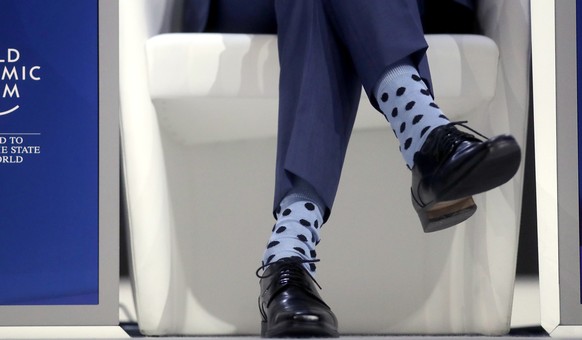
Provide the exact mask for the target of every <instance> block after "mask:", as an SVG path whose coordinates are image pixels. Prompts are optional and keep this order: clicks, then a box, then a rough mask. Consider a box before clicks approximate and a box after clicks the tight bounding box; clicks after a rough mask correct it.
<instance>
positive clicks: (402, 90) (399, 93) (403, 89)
mask: <svg viewBox="0 0 582 340" xmlns="http://www.w3.org/2000/svg"><path fill="white" fill-rule="evenodd" d="M404 92H406V88H405V87H399V88H398V90H396V95H397V96H398V97H400V96H402V95H403V94H404Z"/></svg>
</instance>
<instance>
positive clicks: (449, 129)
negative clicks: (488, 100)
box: [411, 122, 521, 232]
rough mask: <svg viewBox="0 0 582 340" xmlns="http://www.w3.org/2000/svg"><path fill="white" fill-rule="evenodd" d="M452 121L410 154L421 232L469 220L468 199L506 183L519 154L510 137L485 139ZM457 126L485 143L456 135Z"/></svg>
mask: <svg viewBox="0 0 582 340" xmlns="http://www.w3.org/2000/svg"><path fill="white" fill-rule="evenodd" d="M462 123H465V122H455V123H450V124H448V125H444V126H441V127H438V128H436V129H434V130H433V131H432V132H431V133H430V135H429V136H428V137H427V139H426V141H425V143H424V145H423V146H422V148H421V149H420V150H419V151H418V152H417V153H416V154H415V156H414V167H413V168H412V188H411V196H412V204H413V206H414V209H415V210H416V212H417V214H418V216H419V218H420V221H421V223H422V227H423V229H424V231H425V232H432V231H437V230H441V229H445V228H448V227H451V226H454V225H456V224H458V223H461V222H463V221H465V220H466V219H468V218H469V217H471V215H473V213H474V212H475V210H476V209H477V206H476V205H475V202H474V201H473V199H472V197H471V196H472V195H475V194H479V193H482V192H485V191H487V190H490V189H493V188H495V187H497V186H500V185H502V184H503V183H505V182H507V181H509V180H510V179H511V178H512V177H513V175H515V173H516V172H517V169H518V168H519V163H520V160H521V151H520V148H519V146H518V145H517V142H516V141H515V139H514V138H513V137H512V136H509V135H500V136H497V137H493V138H491V139H487V138H486V137H483V136H482V135H480V134H479V133H478V132H476V131H474V130H472V129H470V128H468V127H467V126H465V125H462ZM455 125H461V126H463V127H465V128H468V129H469V130H471V131H473V132H475V133H476V134H479V135H480V136H481V137H483V138H484V139H485V140H483V141H482V140H480V139H477V138H476V137H475V136H473V135H471V134H468V133H465V132H462V131H459V130H458V129H457V128H456V127H455Z"/></svg>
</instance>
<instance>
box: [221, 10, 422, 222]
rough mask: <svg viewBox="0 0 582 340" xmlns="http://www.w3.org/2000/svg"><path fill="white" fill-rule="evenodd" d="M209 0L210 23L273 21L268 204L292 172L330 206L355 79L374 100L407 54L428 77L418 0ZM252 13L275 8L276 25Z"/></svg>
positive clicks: (225, 27) (263, 29)
mask: <svg viewBox="0 0 582 340" xmlns="http://www.w3.org/2000/svg"><path fill="white" fill-rule="evenodd" d="M216 1H217V2H216V3H215V6H216V5H217V6H218V11H217V12H216V13H215V14H216V15H218V16H220V15H221V13H222V15H224V17H222V18H218V20H213V19H210V22H213V23H215V25H214V26H215V27H212V30H213V31H218V32H221V31H222V32H229V31H230V32H239V31H240V29H239V28H237V27H233V25H234V26H237V25H236V22H235V19H232V20H229V19H228V17H229V15H230V17H232V16H233V15H239V16H241V17H239V18H237V19H236V20H238V21H241V20H242V21H243V22H244V27H243V28H244V30H250V31H251V32H253V33H273V32H272V29H273V26H276V28H275V29H276V31H277V34H278V39H279V62H280V66H281V74H280V82H279V126H278V146H277V165H276V183H275V198H274V209H276V207H277V206H278V205H279V202H280V201H281V200H282V198H283V197H284V196H285V195H286V194H287V192H288V191H289V190H290V189H291V188H292V187H293V181H294V178H296V177H299V178H302V179H303V180H305V181H306V182H308V183H309V184H311V185H312V186H313V187H314V188H315V190H316V191H317V193H318V194H319V196H320V197H321V198H322V200H323V201H324V202H325V204H326V206H327V208H328V213H329V211H330V210H331V208H332V206H333V202H334V200H335V195H336V191H337V187H338V184H339V179H340V175H341V169H342V166H343V162H344V158H345V153H346V150H347V146H348V142H349V139H350V135H351V132H352V127H353V124H354V120H355V116H356V111H357V107H358V103H359V100H360V94H361V88H362V85H363V87H364V89H365V90H366V93H367V94H368V97H369V98H370V102H371V103H372V105H374V107H376V108H378V107H377V104H376V101H375V99H374V97H373V90H374V87H375V85H376V83H377V82H378V80H379V79H380V77H381V76H382V75H383V74H384V73H385V71H386V69H387V68H388V67H389V66H390V65H392V64H394V63H396V62H398V61H400V60H403V59H406V58H408V59H410V60H412V62H413V63H415V64H416V65H417V67H418V70H419V73H420V74H421V76H422V77H423V78H426V79H429V78H430V77H429V72H428V64H427V62H426V58H425V51H426V48H427V45H426V42H425V40H424V34H423V31H422V25H421V21H420V15H419V13H418V5H417V0H361V1H360V0H271V1H273V2H272V4H274V11H273V10H272V8H271V7H270V4H271V3H269V0H253V1H250V0H248V1H240V0H216ZM253 7H254V9H257V10H256V11H255V10H253V11H249V10H248V9H249V8H253ZM215 9H216V8H215ZM258 9H261V10H258ZM211 13H212V11H211ZM257 13H261V15H262V14H265V15H267V16H272V15H273V13H275V16H276V18H275V19H276V20H275V21H276V25H273V20H272V18H269V19H266V18H265V17H260V16H258V15H257ZM242 18H244V19H242ZM214 19H216V18H214ZM249 22H252V23H251V24H248V23H249ZM241 25H242V24H241ZM243 28H241V29H243ZM429 84H430V82H429ZM326 217H327V214H326Z"/></svg>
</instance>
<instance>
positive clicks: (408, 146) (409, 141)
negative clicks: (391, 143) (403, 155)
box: [404, 138, 412, 150]
mask: <svg viewBox="0 0 582 340" xmlns="http://www.w3.org/2000/svg"><path fill="white" fill-rule="evenodd" d="M410 144H412V138H408V139H406V142H404V150H408V148H410Z"/></svg>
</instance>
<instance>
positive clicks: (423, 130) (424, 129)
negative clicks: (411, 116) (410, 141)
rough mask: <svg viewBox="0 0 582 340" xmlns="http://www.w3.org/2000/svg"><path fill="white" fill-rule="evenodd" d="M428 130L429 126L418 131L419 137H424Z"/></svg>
mask: <svg viewBox="0 0 582 340" xmlns="http://www.w3.org/2000/svg"><path fill="white" fill-rule="evenodd" d="M429 129H430V126H427V127H425V128H423V129H422V131H420V137H424V134H425V133H426V132H427V131H428V130H429Z"/></svg>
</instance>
